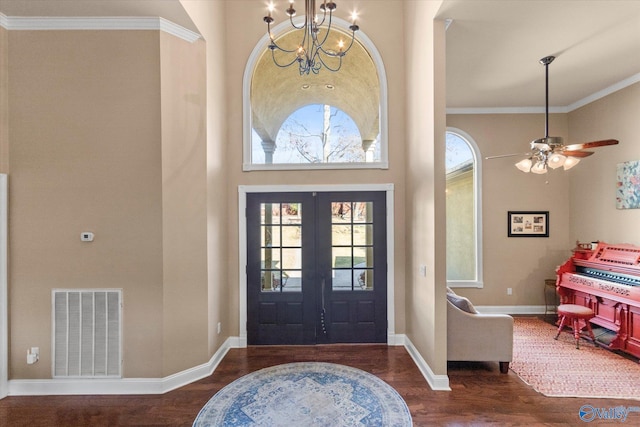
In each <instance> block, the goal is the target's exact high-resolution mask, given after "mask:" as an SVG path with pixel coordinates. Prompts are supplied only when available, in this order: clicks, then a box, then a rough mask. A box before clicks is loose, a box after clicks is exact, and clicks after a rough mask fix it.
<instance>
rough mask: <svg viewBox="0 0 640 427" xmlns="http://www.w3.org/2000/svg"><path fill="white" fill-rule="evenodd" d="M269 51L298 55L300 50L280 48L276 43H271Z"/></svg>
mask: <svg viewBox="0 0 640 427" xmlns="http://www.w3.org/2000/svg"><path fill="white" fill-rule="evenodd" d="M269 49H271V51H274V50H279V51H280V52H284V53H296V52H297V51H298V49H294V50H288V49H284V48H282V47H280V46H279V45H278V44H277V43H276V42H275V41H273V42H271V44H270V45H269Z"/></svg>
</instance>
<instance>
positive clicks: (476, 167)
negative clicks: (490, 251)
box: [447, 127, 484, 288]
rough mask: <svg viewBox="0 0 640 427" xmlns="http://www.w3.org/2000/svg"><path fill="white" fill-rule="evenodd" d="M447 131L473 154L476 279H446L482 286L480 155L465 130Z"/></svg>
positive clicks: (457, 285) (455, 285)
mask: <svg viewBox="0 0 640 427" xmlns="http://www.w3.org/2000/svg"><path fill="white" fill-rule="evenodd" d="M447 133H453V134H456V135H458V136H460V137H461V138H462V139H464V140H465V141H467V143H468V144H469V147H470V148H471V152H472V154H473V162H474V164H473V186H474V187H473V192H474V203H475V210H474V221H475V228H476V235H475V236H474V237H475V246H476V280H447V286H449V287H450V288H483V287H484V277H483V268H482V241H483V240H482V156H481V155H480V149H479V148H478V144H476V142H475V141H474V139H473V138H472V137H471V135H469V134H468V133H466V132H465V131H463V130H461V129H458V128H454V127H447Z"/></svg>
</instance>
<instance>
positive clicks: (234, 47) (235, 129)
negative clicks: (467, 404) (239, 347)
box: [226, 0, 405, 333]
mask: <svg viewBox="0 0 640 427" xmlns="http://www.w3.org/2000/svg"><path fill="white" fill-rule="evenodd" d="M355 6H359V7H360V9H361V8H362V7H363V6H362V5H359V4H358V3H357V2H354V1H342V2H340V8H339V9H338V12H339V13H338V16H339V17H341V18H342V19H345V20H348V18H349V12H350V11H351V10H352V9H353V8H354V7H355ZM226 7H227V13H226V17H227V35H226V38H227V51H228V52H229V54H228V55H227V75H228V78H227V88H228V119H229V137H228V141H227V147H228V152H227V157H226V159H227V162H228V164H229V175H228V186H229V195H228V200H227V206H228V209H229V210H228V214H229V223H228V229H229V241H228V244H229V245H228V253H229V254H230V263H229V268H230V270H229V283H230V284H231V286H236V285H235V284H237V283H238V281H239V277H238V259H237V256H236V254H237V253H238V221H237V219H238V209H237V207H238V193H237V188H238V185H258V184H260V185H263V184H265V185H294V184H295V185H324V184H372V183H393V184H395V206H394V210H395V221H396V222H395V242H394V244H395V259H396V266H395V267H396V269H395V298H396V306H395V311H396V318H395V321H396V332H401V333H402V332H404V281H405V278H404V264H403V260H404V258H405V255H404V239H405V237H404V216H405V211H404V205H405V195H404V168H405V146H404V145H405V142H404V141H405V135H404V114H403V112H404V83H403V82H404V51H403V49H402V43H401V40H402V33H403V27H402V20H403V17H402V2H401V1H389V2H376V4H375V7H372V8H367V11H366V14H364V13H363V14H362V18H361V19H359V21H358V23H359V25H360V27H361V29H362V31H363V32H364V33H366V35H367V36H368V37H369V38H370V39H371V40H372V42H373V44H374V45H375V46H376V48H377V49H378V51H379V52H380V54H381V56H382V58H383V59H384V64H385V67H386V72H387V84H388V90H389V100H388V102H389V104H388V105H389V164H390V168H389V169H388V170H355V171H354V170H332V171H282V172H269V171H252V172H243V171H242V130H243V129H242V78H243V74H244V71H245V66H246V64H247V60H248V58H249V55H250V54H251V51H252V50H253V48H254V47H255V45H256V43H257V42H258V41H259V40H260V38H261V37H262V36H263V35H264V34H265V32H266V25H260V24H261V23H262V18H263V17H264V15H265V13H266V8H265V5H264V4H263V3H260V2H256V1H247V0H243V1H240V0H236V1H233V2H227V3H226ZM248 22H249V23H251V25H247V23H248ZM265 48H266V47H265ZM348 60H349V57H348V55H347V56H346V57H345V61H348ZM282 72H283V73H284V72H291V73H297V72H298V71H297V70H296V69H293V68H292V69H288V70H282ZM321 73H322V71H321ZM309 78H310V79H313V78H314V76H309ZM229 303H230V305H231V308H232V309H233V310H234V316H236V313H237V311H238V310H237V308H238V289H237V287H235V288H233V294H232V297H231V298H230V300H229ZM233 327H234V328H235V329H234V330H233V331H232V333H237V331H238V330H239V329H238V328H239V326H238V324H237V322H236V323H235V324H234V325H233Z"/></svg>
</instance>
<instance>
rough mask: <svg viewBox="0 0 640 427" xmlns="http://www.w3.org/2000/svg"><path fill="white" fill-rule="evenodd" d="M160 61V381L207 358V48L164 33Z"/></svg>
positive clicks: (161, 35) (201, 43)
mask: <svg viewBox="0 0 640 427" xmlns="http://www.w3.org/2000/svg"><path fill="white" fill-rule="evenodd" d="M160 63H161V64H160V73H161V93H162V109H161V111H162V120H161V121H162V125H161V126H162V248H163V254H162V255H163V263H162V265H163V298H164V300H163V319H162V325H163V363H164V365H163V373H162V376H167V375H170V374H172V373H175V372H178V371H181V370H185V369H189V368H192V367H193V366H197V365H199V364H201V363H204V362H205V361H206V360H208V357H207V356H209V346H208V315H207V311H208V304H207V296H208V286H207V273H208V271H207V233H206V229H207V168H206V167H207V157H206V154H207V153H206V117H205V116H206V111H207V110H206V62H205V42H204V41H203V40H199V41H196V42H194V43H189V42H187V41H184V40H181V39H179V38H177V37H174V36H172V35H169V34H167V33H160ZM186 349H188V350H186Z"/></svg>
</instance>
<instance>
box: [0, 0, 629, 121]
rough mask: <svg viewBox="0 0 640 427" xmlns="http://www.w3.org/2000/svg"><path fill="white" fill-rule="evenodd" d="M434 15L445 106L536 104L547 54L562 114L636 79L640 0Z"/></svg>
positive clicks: (18, 5)
mask: <svg viewBox="0 0 640 427" xmlns="http://www.w3.org/2000/svg"><path fill="white" fill-rule="evenodd" d="M256 1H261V2H262V1H263V0H256ZM362 7H363V8H374V7H375V1H368V2H366V3H365V4H363V5H362ZM0 12H1V13H3V14H4V15H6V16H58V17H63V16H64V17H72V16H145V17H148V16H160V17H162V18H165V19H167V20H170V21H172V22H174V23H176V24H178V25H180V26H183V27H185V28H187V29H189V30H192V31H196V32H197V31H198V30H197V28H196V27H195V25H194V24H193V21H192V20H191V19H190V18H189V16H188V15H187V13H186V12H185V11H184V8H183V7H182V5H181V4H180V2H179V1H178V0H0ZM439 18H442V19H452V20H453V21H452V23H451V25H450V26H449V28H448V30H447V108H449V109H452V108H453V109H455V108H461V109H468V108H514V107H541V106H543V105H544V67H543V66H542V65H540V64H539V62H538V61H539V59H541V58H543V57H545V56H547V55H554V56H556V57H557V58H556V60H555V61H554V62H553V63H552V64H551V65H550V66H549V86H550V89H549V90H550V94H549V98H550V99H549V103H550V105H551V106H552V107H553V106H556V107H560V108H562V109H565V110H566V109H567V108H568V109H571V108H573V107H576V106H579V103H580V102H583V100H585V99H586V100H589V99H593V96H594V94H596V95H597V94H598V93H600V92H601V91H606V90H607V89H608V88H610V87H611V86H613V85H617V84H621V83H622V84H628V83H629V82H635V81H640V0H445V1H444V3H443V5H442V8H441V10H440V13H439ZM256 25H258V24H256ZM363 31H365V32H366V28H364V27H363ZM590 97H591V98H590Z"/></svg>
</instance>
